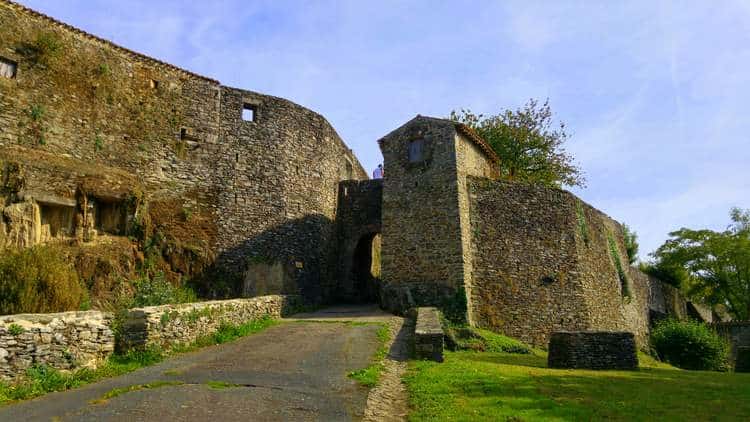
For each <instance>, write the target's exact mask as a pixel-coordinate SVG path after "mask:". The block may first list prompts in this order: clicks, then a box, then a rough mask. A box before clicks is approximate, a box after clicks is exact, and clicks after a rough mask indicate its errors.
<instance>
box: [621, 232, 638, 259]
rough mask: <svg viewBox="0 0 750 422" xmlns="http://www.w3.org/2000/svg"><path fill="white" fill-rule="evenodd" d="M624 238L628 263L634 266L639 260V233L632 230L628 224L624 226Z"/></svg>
mask: <svg viewBox="0 0 750 422" xmlns="http://www.w3.org/2000/svg"><path fill="white" fill-rule="evenodd" d="M622 236H623V238H624V240H625V251H626V252H627V253H628V262H629V263H630V264H631V265H632V264H635V261H636V260H637V259H638V247H639V246H638V233H636V232H634V231H633V230H631V228H630V227H628V225H627V224H623V225H622Z"/></svg>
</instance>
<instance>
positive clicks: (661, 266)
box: [638, 262, 690, 289]
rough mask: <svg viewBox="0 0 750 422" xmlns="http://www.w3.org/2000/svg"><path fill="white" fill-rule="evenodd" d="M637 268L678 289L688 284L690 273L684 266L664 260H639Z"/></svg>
mask: <svg viewBox="0 0 750 422" xmlns="http://www.w3.org/2000/svg"><path fill="white" fill-rule="evenodd" d="M638 268H639V269H640V270H641V271H643V272H644V273H646V274H648V275H650V276H652V277H656V278H658V279H659V280H661V281H663V282H665V283H667V284H669V285H671V286H674V287H676V288H678V289H680V288H682V287H683V286H688V284H689V279H690V274H688V272H687V271H686V270H685V268H683V267H681V266H679V265H674V264H668V263H666V262H641V263H640V265H638Z"/></svg>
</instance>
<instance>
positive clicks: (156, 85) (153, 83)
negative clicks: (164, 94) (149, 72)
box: [148, 79, 159, 89]
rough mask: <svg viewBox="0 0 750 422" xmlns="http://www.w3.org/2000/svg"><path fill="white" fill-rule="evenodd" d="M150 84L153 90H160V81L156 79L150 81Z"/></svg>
mask: <svg viewBox="0 0 750 422" xmlns="http://www.w3.org/2000/svg"><path fill="white" fill-rule="evenodd" d="M148 84H149V86H150V87H151V89H159V81H157V80H156V79H150V80H149V83H148Z"/></svg>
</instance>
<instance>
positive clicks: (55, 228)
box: [39, 202, 75, 237]
mask: <svg viewBox="0 0 750 422" xmlns="http://www.w3.org/2000/svg"><path fill="white" fill-rule="evenodd" d="M39 211H40V214H41V218H42V225H45V224H48V225H49V230H50V234H51V235H52V237H58V236H67V237H70V236H73V234H74V233H75V207H68V206H62V205H56V204H46V203H41V202H40V203H39Z"/></svg>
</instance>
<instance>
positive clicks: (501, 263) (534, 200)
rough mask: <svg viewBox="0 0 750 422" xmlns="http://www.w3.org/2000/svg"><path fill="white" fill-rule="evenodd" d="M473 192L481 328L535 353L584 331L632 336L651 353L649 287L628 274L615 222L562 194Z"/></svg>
mask: <svg viewBox="0 0 750 422" xmlns="http://www.w3.org/2000/svg"><path fill="white" fill-rule="evenodd" d="M468 183H469V192H470V193H469V195H470V199H471V204H470V214H471V227H472V232H471V233H472V254H473V257H474V265H473V272H472V286H473V290H472V294H471V297H470V302H471V306H472V308H473V314H474V322H475V323H476V324H478V325H479V326H483V327H487V328H491V329H494V330H498V331H500V332H503V333H505V334H507V335H510V336H513V337H517V338H520V339H522V340H524V341H527V342H529V343H531V344H534V345H537V346H546V344H547V342H548V340H549V335H550V334H551V333H552V332H554V331H580V330H620V331H629V332H632V333H634V334H635V336H636V339H637V341H638V342H639V344H640V345H644V344H645V341H646V336H647V334H648V296H649V285H648V283H647V282H644V281H643V280H642V279H640V278H638V279H634V278H633V277H632V276H631V275H630V273H631V269H630V267H629V265H628V261H627V255H626V254H625V248H624V244H623V240H622V232H621V229H620V226H619V224H618V223H617V222H615V221H614V220H612V219H610V218H609V217H607V216H606V215H604V214H602V213H601V212H599V211H596V210H595V209H593V208H591V207H590V206H588V205H586V204H584V203H582V202H581V200H580V199H578V198H576V197H575V196H574V195H572V194H570V193H569V192H566V191H563V190H559V189H552V188H547V187H544V186H539V185H530V184H523V183H513V182H506V181H490V180H487V179H479V178H470V179H469V182H468ZM618 260H619V264H618V263H617V261H618ZM618 268H622V274H623V275H624V277H622V278H621V276H620V271H619V270H618Z"/></svg>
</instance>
